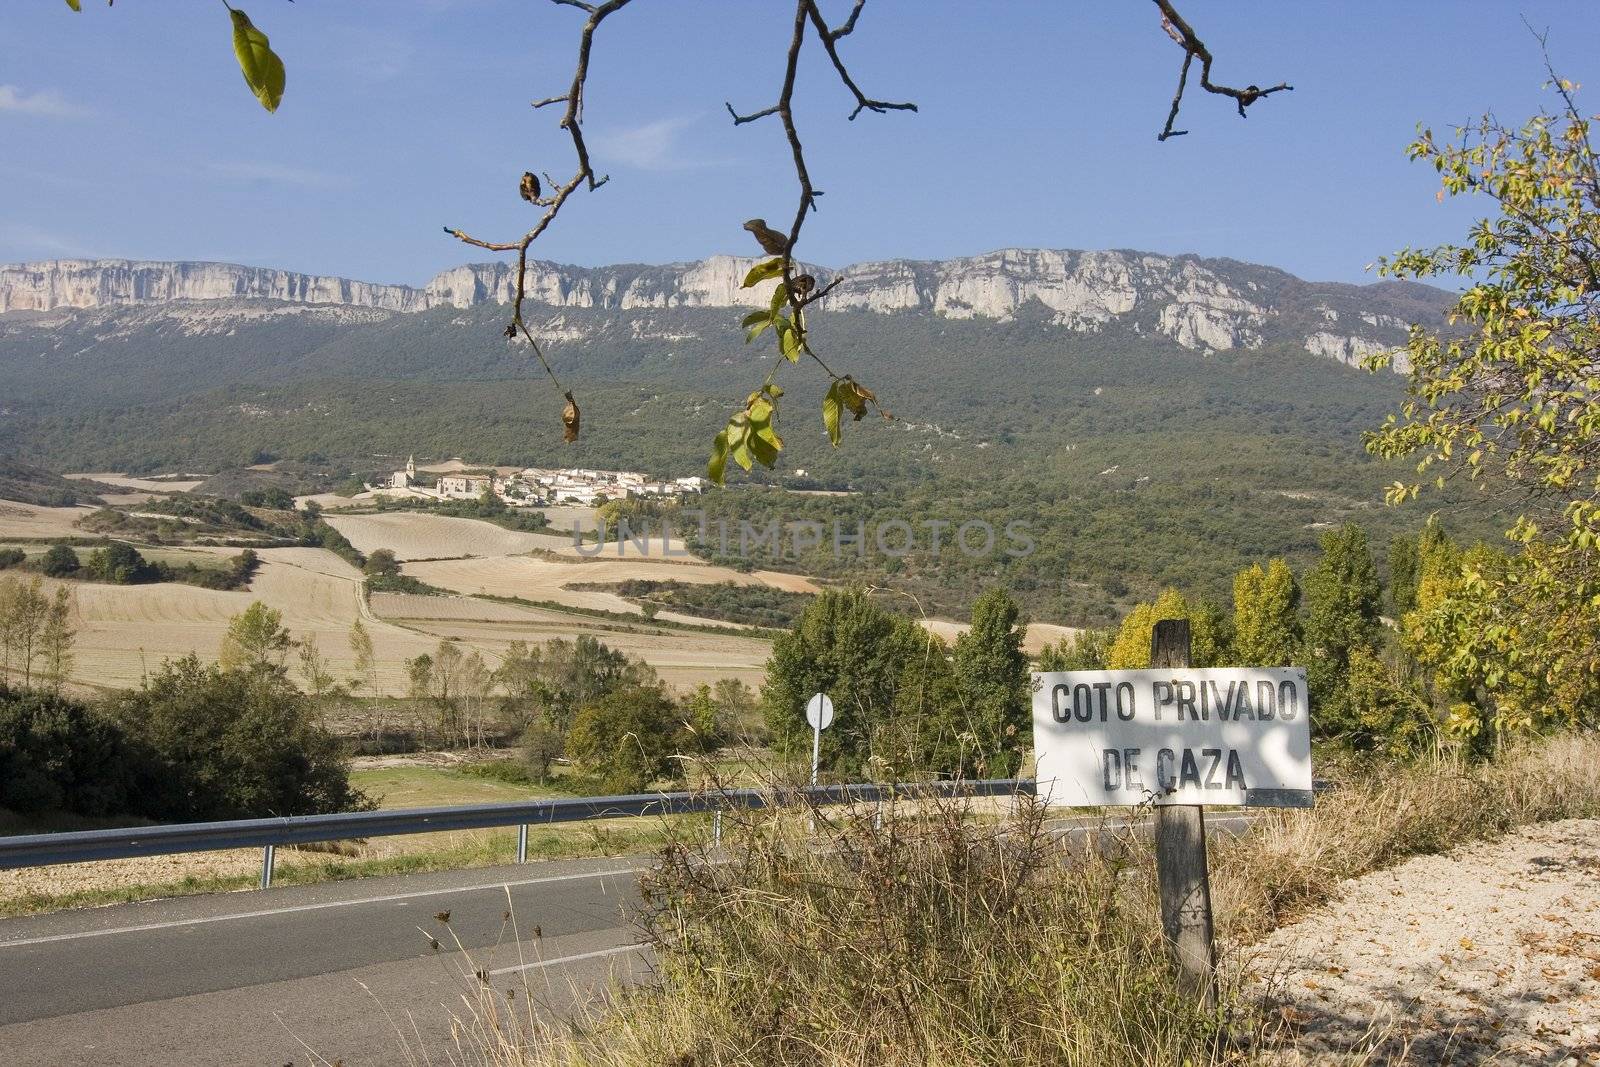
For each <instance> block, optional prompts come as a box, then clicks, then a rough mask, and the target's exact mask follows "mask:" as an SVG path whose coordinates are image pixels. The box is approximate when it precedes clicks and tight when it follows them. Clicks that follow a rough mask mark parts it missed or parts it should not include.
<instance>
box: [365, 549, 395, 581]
mask: <svg viewBox="0 0 1600 1067" xmlns="http://www.w3.org/2000/svg"><path fill="white" fill-rule="evenodd" d="M361 569H362V570H363V571H364V572H365V573H366V575H367V577H368V578H394V577H397V576H398V575H399V574H400V562H399V561H398V560H397V559H395V556H394V550H393V549H389V548H378V549H374V550H373V551H372V554H371V555H369V556H368V557H367V562H366V564H365V565H364V566H362V568H361Z"/></svg>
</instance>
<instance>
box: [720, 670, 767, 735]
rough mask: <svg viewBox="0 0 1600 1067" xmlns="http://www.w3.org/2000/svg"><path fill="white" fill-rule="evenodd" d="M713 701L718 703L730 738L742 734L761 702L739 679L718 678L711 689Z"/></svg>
mask: <svg viewBox="0 0 1600 1067" xmlns="http://www.w3.org/2000/svg"><path fill="white" fill-rule="evenodd" d="M711 694H712V699H713V700H715V701H716V702H717V714H718V716H720V721H722V722H723V723H725V724H726V725H727V733H728V736H729V737H732V736H734V735H735V734H738V733H741V732H742V731H743V730H744V729H745V728H747V724H748V723H749V722H750V719H751V717H752V716H753V715H754V714H755V712H756V710H757V709H758V708H760V706H761V702H760V700H759V698H758V697H757V696H756V694H755V691H754V690H752V689H751V688H750V687H749V686H748V685H746V684H745V683H744V682H742V681H740V680H739V679H738V678H718V679H717V681H716V683H715V684H714V685H713V686H712V687H711Z"/></svg>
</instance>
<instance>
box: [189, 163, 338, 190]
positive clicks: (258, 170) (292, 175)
mask: <svg viewBox="0 0 1600 1067" xmlns="http://www.w3.org/2000/svg"><path fill="white" fill-rule="evenodd" d="M204 166H205V169H206V171H208V172H209V173H211V174H215V175H217V176H218V177H222V178H232V179H235V180H237V181H249V182H271V183H272V184H274V185H298V186H301V187H302V188H307V189H332V188H335V187H338V186H342V185H349V184H350V179H349V178H346V177H343V176H341V175H338V174H328V173H325V172H323V171H319V170H307V169H306V168H304V167H291V166H286V165H284V164H282V163H263V162H253V161H249V160H224V161H216V162H210V163H206V164H205V165H204Z"/></svg>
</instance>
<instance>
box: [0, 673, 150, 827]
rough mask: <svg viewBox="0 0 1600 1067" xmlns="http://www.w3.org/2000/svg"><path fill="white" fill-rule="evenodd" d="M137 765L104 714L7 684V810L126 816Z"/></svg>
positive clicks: (0, 770)
mask: <svg viewBox="0 0 1600 1067" xmlns="http://www.w3.org/2000/svg"><path fill="white" fill-rule="evenodd" d="M138 759H139V755H138V753H137V752H135V751H134V750H132V749H131V748H130V747H129V745H128V744H127V741H126V739H125V737H124V736H123V732H122V730H121V728H120V727H118V726H117V724H116V723H115V722H113V721H111V720H110V719H108V718H107V717H106V716H105V715H103V714H101V713H100V711H99V710H98V709H97V708H95V707H92V706H90V705H87V704H84V703H82V702H80V701H76V700H71V699H68V698H66V697H62V696H60V695H58V694H55V693H40V692H28V691H25V690H15V689H10V688H7V687H6V686H5V685H4V684H0V807H5V808H10V809H11V810H12V811H18V812H23V813H25V814H32V813H35V812H43V811H68V812H73V813H75V814H78V815H92V816H106V815H120V814H123V813H124V812H127V811H129V806H130V804H131V803H132V797H131V794H133V793H134V792H135V789H136V786H135V783H136V781H137V780H138V773H139V771H138V767H137V766H136V764H137V761H138ZM133 814H140V813H139V812H133Z"/></svg>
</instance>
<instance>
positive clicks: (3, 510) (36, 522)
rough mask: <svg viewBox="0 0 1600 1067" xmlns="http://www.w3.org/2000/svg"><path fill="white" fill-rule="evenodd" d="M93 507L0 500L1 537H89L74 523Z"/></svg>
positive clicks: (89, 513)
mask: <svg viewBox="0 0 1600 1067" xmlns="http://www.w3.org/2000/svg"><path fill="white" fill-rule="evenodd" d="M94 510H95V509H94V508H90V507H78V508H47V507H42V506H40V505H38V504H22V503H17V502H15V501H11V500H0V538H6V537H88V536H93V535H92V534H89V533H87V532H86V531H84V530H80V529H79V528H78V527H77V525H76V523H77V521H78V520H79V519H81V518H83V517H84V516H85V515H92V514H94Z"/></svg>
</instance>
